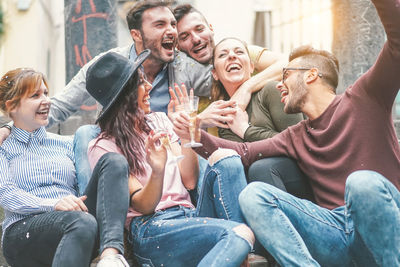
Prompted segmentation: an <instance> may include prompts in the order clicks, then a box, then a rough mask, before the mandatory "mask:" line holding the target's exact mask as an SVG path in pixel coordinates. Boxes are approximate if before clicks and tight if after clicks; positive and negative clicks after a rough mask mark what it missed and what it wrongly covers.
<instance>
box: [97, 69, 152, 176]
mask: <svg viewBox="0 0 400 267" xmlns="http://www.w3.org/2000/svg"><path fill="white" fill-rule="evenodd" d="M138 85H139V84H138V74H137V73H136V74H135V75H133V76H132V78H131V79H130V80H129V81H128V83H127V84H126V85H125V87H124V88H123V89H122V90H123V93H122V94H121V95H120V96H119V97H118V99H117V100H116V101H115V102H114V105H113V106H111V108H110V109H109V110H108V111H107V113H106V114H104V116H103V118H101V119H100V121H99V125H100V129H101V132H102V137H101V138H111V137H113V138H114V139H115V144H116V145H117V147H118V148H119V149H120V150H121V152H122V154H123V155H124V156H125V158H126V160H127V161H128V164H129V172H130V173H131V174H133V175H143V174H144V173H145V161H146V158H145V154H144V151H145V138H146V137H145V135H144V133H146V134H148V133H149V132H150V128H149V126H148V125H147V123H146V121H145V116H144V115H145V114H144V112H143V110H141V109H140V108H139V107H138V99H137V96H138V95H137V89H138ZM101 138H100V139H101ZM100 139H98V140H100Z"/></svg>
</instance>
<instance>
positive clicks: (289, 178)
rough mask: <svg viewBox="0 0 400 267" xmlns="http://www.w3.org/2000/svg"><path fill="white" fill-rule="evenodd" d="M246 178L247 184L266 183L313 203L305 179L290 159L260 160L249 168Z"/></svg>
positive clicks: (309, 188) (312, 196)
mask: <svg viewBox="0 0 400 267" xmlns="http://www.w3.org/2000/svg"><path fill="white" fill-rule="evenodd" d="M247 177H248V182H249V183H251V182H254V181H260V182H264V183H268V184H271V185H273V186H275V187H277V188H279V189H281V190H283V191H286V192H288V193H290V194H292V195H294V196H296V197H298V198H303V199H308V200H311V201H313V202H314V195H313V193H312V189H311V187H310V184H309V183H308V179H307V177H306V176H305V175H304V173H303V172H302V171H301V170H300V169H299V167H298V166H297V164H296V162H295V161H294V160H292V159H290V158H287V157H272V158H265V159H260V160H258V161H256V162H254V163H253V164H252V165H251V166H250V168H249V171H248V175H247Z"/></svg>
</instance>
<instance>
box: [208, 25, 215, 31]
mask: <svg viewBox="0 0 400 267" xmlns="http://www.w3.org/2000/svg"><path fill="white" fill-rule="evenodd" d="M208 27H209V28H210V30H211V31H212V32H213V33H214V29H213V26H212V25H211V23H210V24H208Z"/></svg>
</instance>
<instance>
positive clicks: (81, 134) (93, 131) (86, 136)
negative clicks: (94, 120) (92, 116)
mask: <svg viewBox="0 0 400 267" xmlns="http://www.w3.org/2000/svg"><path fill="white" fill-rule="evenodd" d="M99 131H100V129H99V128H98V127H97V126H95V125H83V126H81V127H79V128H78V129H77V130H76V132H75V135H74V143H75V144H76V143H77V142H78V143H83V144H86V145H87V143H89V141H90V140H92V139H94V138H96V137H97V136H98V135H99Z"/></svg>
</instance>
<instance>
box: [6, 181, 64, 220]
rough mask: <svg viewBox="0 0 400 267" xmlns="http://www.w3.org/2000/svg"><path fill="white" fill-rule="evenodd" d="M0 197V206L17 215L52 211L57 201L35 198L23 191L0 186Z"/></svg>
mask: <svg viewBox="0 0 400 267" xmlns="http://www.w3.org/2000/svg"><path fill="white" fill-rule="evenodd" d="M1 192H2V193H1V195H0V199H1V201H0V204H1V206H2V207H3V208H4V209H6V210H8V211H11V212H15V213H19V214H27V215H29V214H36V213H41V212H46V211H52V210H54V206H55V204H56V203H57V202H58V201H59V199H52V198H40V197H36V196H34V195H32V194H30V193H28V192H26V191H24V190H21V189H18V188H12V187H8V186H5V187H4V186H2V189H1Z"/></svg>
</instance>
